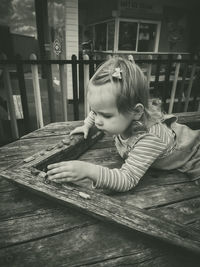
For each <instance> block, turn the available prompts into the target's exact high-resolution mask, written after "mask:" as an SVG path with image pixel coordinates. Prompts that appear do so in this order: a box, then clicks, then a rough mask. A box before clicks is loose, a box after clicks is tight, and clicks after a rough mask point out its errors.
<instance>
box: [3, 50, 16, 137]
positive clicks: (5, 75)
mask: <svg viewBox="0 0 200 267" xmlns="http://www.w3.org/2000/svg"><path fill="white" fill-rule="evenodd" d="M2 59H3V60H6V59H7V56H6V55H5V54H2ZM3 80H4V86H5V91H6V96H7V101H8V110H9V114H10V123H11V131H12V137H13V138H14V139H18V138H19V132H18V126H17V119H16V114H15V105H14V100H13V94H12V86H11V80H10V74H9V70H8V66H7V65H5V66H3Z"/></svg>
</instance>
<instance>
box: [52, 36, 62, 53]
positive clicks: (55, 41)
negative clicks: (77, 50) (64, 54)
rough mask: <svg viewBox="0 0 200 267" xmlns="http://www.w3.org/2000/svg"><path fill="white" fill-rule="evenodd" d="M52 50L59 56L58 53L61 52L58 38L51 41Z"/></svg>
mask: <svg viewBox="0 0 200 267" xmlns="http://www.w3.org/2000/svg"><path fill="white" fill-rule="evenodd" d="M53 50H54V53H55V54H56V55H57V56H59V54H60V53H61V51H62V46H61V42H60V41H59V40H58V39H55V40H54V42H53Z"/></svg>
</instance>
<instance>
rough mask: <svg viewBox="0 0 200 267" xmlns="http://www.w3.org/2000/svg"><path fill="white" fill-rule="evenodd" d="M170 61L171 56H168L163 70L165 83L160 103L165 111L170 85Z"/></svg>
mask: <svg viewBox="0 0 200 267" xmlns="http://www.w3.org/2000/svg"><path fill="white" fill-rule="evenodd" d="M172 59H173V56H172V54H170V55H169V56H168V62H167V65H166V69H165V81H164V86H163V88H162V102H163V106H164V109H165V110H166V100H167V93H168V92H169V85H170V74H171V69H172Z"/></svg>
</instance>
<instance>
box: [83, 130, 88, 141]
mask: <svg viewBox="0 0 200 267" xmlns="http://www.w3.org/2000/svg"><path fill="white" fill-rule="evenodd" d="M87 137H88V130H85V131H84V138H85V139H87Z"/></svg>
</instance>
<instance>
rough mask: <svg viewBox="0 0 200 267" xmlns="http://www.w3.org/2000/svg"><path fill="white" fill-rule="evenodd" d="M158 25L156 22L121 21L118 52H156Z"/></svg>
mask: <svg viewBox="0 0 200 267" xmlns="http://www.w3.org/2000/svg"><path fill="white" fill-rule="evenodd" d="M158 25H159V24H158V23H156V22H154V23H152V22H145V21H143V22H139V21H123V20H120V22H119V42H118V50H121V51H137V52H155V51H156V49H157V47H156V45H157V44H156V41H157V38H158Z"/></svg>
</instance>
